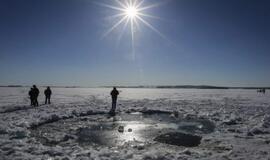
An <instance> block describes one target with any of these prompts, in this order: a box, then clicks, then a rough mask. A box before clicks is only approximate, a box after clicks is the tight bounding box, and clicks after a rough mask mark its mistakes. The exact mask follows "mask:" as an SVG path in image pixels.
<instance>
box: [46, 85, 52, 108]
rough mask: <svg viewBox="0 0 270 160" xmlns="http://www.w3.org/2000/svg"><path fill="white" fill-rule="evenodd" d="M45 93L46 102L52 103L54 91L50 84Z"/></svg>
mask: <svg viewBox="0 0 270 160" xmlns="http://www.w3.org/2000/svg"><path fill="white" fill-rule="evenodd" d="M44 94H45V104H47V102H48V104H51V95H52V91H51V88H50V87H49V86H48V87H47V89H46V90H45V91H44Z"/></svg>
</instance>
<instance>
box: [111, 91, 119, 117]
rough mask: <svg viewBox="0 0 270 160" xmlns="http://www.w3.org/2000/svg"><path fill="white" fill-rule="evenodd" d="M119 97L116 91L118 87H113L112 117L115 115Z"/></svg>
mask: <svg viewBox="0 0 270 160" xmlns="http://www.w3.org/2000/svg"><path fill="white" fill-rule="evenodd" d="M118 95H119V92H118V90H117V89H116V87H113V90H112V91H111V97H112V109H111V111H110V114H111V115H115V109H116V102H117V96H118Z"/></svg>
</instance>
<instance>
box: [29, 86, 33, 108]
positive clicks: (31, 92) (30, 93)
mask: <svg viewBox="0 0 270 160" xmlns="http://www.w3.org/2000/svg"><path fill="white" fill-rule="evenodd" d="M28 95H29V96H30V101H31V106H33V105H34V92H33V88H31V89H30V91H29V92H28Z"/></svg>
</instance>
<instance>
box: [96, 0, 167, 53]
mask: <svg viewBox="0 0 270 160" xmlns="http://www.w3.org/2000/svg"><path fill="white" fill-rule="evenodd" d="M114 2H115V4H114V5H110V4H106V3H98V5H100V6H103V7H106V8H109V9H112V10H115V11H117V12H119V13H117V14H115V15H112V16H109V18H112V19H114V18H117V19H118V20H117V21H116V23H115V24H113V26H112V27H110V28H109V29H108V30H107V31H106V32H105V33H104V35H103V36H102V37H103V38H104V37H106V36H108V35H109V34H110V33H111V32H113V31H114V30H116V28H118V27H120V26H121V27H123V28H124V30H126V29H128V30H129V33H130V35H131V36H130V37H131V44H132V52H133V54H134V41H135V31H136V30H137V29H139V24H143V25H145V26H146V27H148V28H149V29H151V30H152V31H154V32H155V33H157V34H158V35H159V36H161V37H162V38H165V36H164V35H163V34H162V33H161V32H160V31H159V30H158V29H157V28H155V27H154V26H153V25H152V24H150V23H149V22H148V21H147V18H154V19H157V18H158V17H156V16H153V15H149V14H146V13H145V11H147V10H149V9H151V8H153V7H157V6H159V5H160V4H159V3H156V4H151V5H148V6H146V5H144V0H114ZM122 25H123V26H122ZM119 36H120V38H121V36H122V34H119ZM120 38H119V39H120Z"/></svg>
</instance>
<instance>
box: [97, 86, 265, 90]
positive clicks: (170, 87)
mask: <svg viewBox="0 0 270 160" xmlns="http://www.w3.org/2000/svg"><path fill="white" fill-rule="evenodd" d="M102 87H105V88H112V87H114V86H102ZM115 87H117V88H159V89H262V88H264V89H270V87H222V86H208V85H161V86H115Z"/></svg>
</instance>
